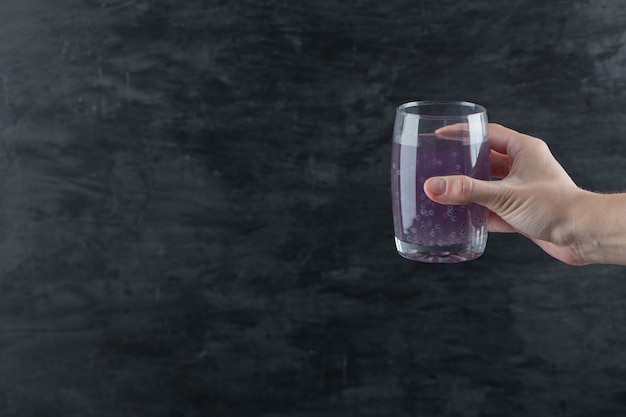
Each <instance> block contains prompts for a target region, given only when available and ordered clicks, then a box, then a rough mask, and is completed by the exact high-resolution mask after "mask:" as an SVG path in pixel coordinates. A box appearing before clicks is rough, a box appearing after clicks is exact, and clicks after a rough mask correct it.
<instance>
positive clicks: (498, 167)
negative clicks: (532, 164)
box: [489, 150, 510, 178]
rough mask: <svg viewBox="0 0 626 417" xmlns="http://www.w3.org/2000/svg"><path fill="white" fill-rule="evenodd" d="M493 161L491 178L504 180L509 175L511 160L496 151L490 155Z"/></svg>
mask: <svg viewBox="0 0 626 417" xmlns="http://www.w3.org/2000/svg"><path fill="white" fill-rule="evenodd" d="M489 158H490V160H491V176H492V177H495V178H504V177H506V176H507V175H509V169H510V165H509V158H508V156H506V155H502V154H501V153H499V152H496V151H494V150H492V151H491V154H490V155H489Z"/></svg>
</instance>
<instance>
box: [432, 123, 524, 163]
mask: <svg viewBox="0 0 626 417" xmlns="http://www.w3.org/2000/svg"><path fill="white" fill-rule="evenodd" d="M468 131H469V125H468V124H467V123H457V124H454V125H450V126H445V127H442V128H439V129H437V130H436V131H435V134H437V135H455V134H456V135H458V134H459V133H460V132H468ZM525 136H527V135H524V134H522V133H519V132H517V131H515V130H513V129H509V128H508V127H504V126H502V125H500V124H497V123H489V125H488V128H487V137H488V138H489V146H490V147H491V149H493V150H494V151H496V152H498V153H501V154H503V155H510V154H514V153H515V152H516V149H517V148H515V147H514V148H511V145H513V144H514V143H516V142H518V141H519V139H521V138H523V137H525Z"/></svg>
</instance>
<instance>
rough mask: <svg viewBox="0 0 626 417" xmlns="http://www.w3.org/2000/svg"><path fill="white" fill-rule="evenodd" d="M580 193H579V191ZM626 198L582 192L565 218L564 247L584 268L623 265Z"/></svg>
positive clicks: (625, 241) (625, 258)
mask: <svg viewBox="0 0 626 417" xmlns="http://www.w3.org/2000/svg"><path fill="white" fill-rule="evenodd" d="M581 191H582V190H581ZM623 207H626V194H599V193H593V192H589V191H582V192H581V193H580V195H579V196H578V198H577V199H576V200H575V202H574V203H573V204H572V210H570V215H569V216H568V219H569V220H568V223H569V226H568V230H569V233H568V238H567V239H568V245H569V247H570V249H571V252H572V255H573V256H574V257H575V258H576V259H577V260H578V261H579V262H580V264H581V265H584V264H625V263H626V219H625V218H624V215H623Z"/></svg>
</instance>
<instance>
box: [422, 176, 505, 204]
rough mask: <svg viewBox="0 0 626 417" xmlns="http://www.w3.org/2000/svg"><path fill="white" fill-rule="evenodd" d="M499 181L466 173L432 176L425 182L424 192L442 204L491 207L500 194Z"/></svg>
mask: <svg viewBox="0 0 626 417" xmlns="http://www.w3.org/2000/svg"><path fill="white" fill-rule="evenodd" d="M497 183H498V182H491V181H483V180H477V179H474V178H470V177H467V176H464V175H451V176H447V177H431V178H429V179H427V180H426V182H425V183H424V192H425V193H426V196H427V197H428V198H430V199H431V200H433V201H434V202H436V203H440V204H450V205H459V204H468V203H477V204H480V205H482V206H485V207H487V208H491V207H490V206H491V205H493V202H494V201H497V199H498V196H499V195H500V193H499V187H498V185H499V184H497Z"/></svg>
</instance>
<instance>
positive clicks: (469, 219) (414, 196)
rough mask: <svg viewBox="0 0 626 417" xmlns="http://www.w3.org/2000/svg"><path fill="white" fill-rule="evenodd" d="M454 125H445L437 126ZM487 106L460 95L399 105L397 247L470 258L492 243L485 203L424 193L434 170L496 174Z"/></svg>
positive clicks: (394, 166)
mask: <svg viewBox="0 0 626 417" xmlns="http://www.w3.org/2000/svg"><path fill="white" fill-rule="evenodd" d="M446 126H449V127H448V128H447V129H444V131H443V132H442V131H439V132H436V131H437V130H438V129H440V128H442V127H446ZM489 152H490V148H489V140H488V137H487V111H486V110H485V109H484V108H483V107H482V106H479V105H477V104H473V103H469V102H460V101H415V102H411V103H405V104H403V105H401V106H399V107H398V108H397V110H396V120H395V126H394V132H393V144H392V153H391V192H392V207H393V220H394V232H395V233H394V234H395V242H396V248H397V249H398V253H399V254H400V255H402V256H403V257H405V258H407V259H411V260H414V261H422V262H430V263H454V262H463V261H469V260H472V259H476V258H478V257H479V256H480V255H482V254H483V252H484V250H485V246H486V244H487V219H488V217H489V211H488V210H487V209H486V208H485V207H483V206H480V205H477V204H469V205H465V206H448V205H442V204H438V203H435V202H433V201H432V200H430V199H429V198H428V197H427V196H426V194H425V193H424V182H425V181H426V179H428V178H430V177H433V176H441V175H468V176H470V177H473V178H478V179H481V180H489V179H490V177H491V164H490V159H489Z"/></svg>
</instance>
